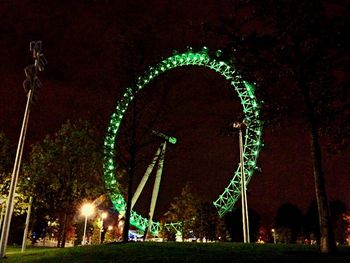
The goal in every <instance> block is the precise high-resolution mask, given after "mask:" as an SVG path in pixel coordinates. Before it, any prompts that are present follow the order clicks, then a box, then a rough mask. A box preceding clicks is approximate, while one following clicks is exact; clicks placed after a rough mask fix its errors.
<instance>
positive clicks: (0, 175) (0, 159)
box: [0, 132, 29, 244]
mask: <svg viewBox="0 0 350 263" xmlns="http://www.w3.org/2000/svg"><path fill="white" fill-rule="evenodd" d="M14 159H15V147H14V146H13V145H12V144H11V142H10V141H9V140H8V139H7V137H6V135H5V133H3V132H0V226H1V224H2V220H3V213H5V206H6V200H7V197H8V193H9V189H10V184H11V172H12V168H13V162H14ZM28 199H29V198H28V197H27V196H25V195H24V193H23V192H22V191H21V190H20V188H19V187H17V189H16V195H15V199H14V207H13V220H12V222H11V225H12V227H11V228H10V235H9V240H8V242H9V243H17V244H18V243H20V241H21V239H22V237H23V222H24V220H25V216H24V215H23V214H24V213H25V212H26V211H27V208H28V201H29V200H28Z"/></svg>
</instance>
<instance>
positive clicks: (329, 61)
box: [216, 0, 349, 253]
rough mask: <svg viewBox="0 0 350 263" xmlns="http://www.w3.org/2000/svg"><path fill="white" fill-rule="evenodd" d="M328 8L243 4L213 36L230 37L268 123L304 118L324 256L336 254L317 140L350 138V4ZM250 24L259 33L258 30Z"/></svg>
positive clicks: (271, 0)
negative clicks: (349, 31)
mask: <svg viewBox="0 0 350 263" xmlns="http://www.w3.org/2000/svg"><path fill="white" fill-rule="evenodd" d="M330 4H334V3H330V1H321V2H320V1H316V0H311V1H301V2H299V3H298V4H297V5H296V4H295V2H294V1H292V0H287V1H278V0H264V1H256V2H254V1H238V2H237V4H236V5H235V14H236V15H235V16H234V18H232V19H223V22H224V23H223V24H222V25H220V26H219V28H217V29H220V31H218V30H216V31H217V32H220V34H224V35H228V36H229V37H230V40H231V41H230V43H229V44H228V45H227V47H226V49H227V50H228V51H234V53H235V58H232V57H231V59H232V60H234V62H235V65H237V67H238V68H240V69H241V70H242V69H243V71H244V72H243V75H246V76H247V78H248V79H254V80H257V81H258V82H259V88H260V89H259V90H257V91H258V92H259V93H260V95H261V96H262V97H264V100H265V102H266V104H265V106H264V108H263V110H264V112H265V113H268V115H266V116H265V117H266V120H267V121H269V122H270V123H271V122H272V120H273V119H275V120H276V119H277V120H279V121H282V119H283V118H284V119H286V118H285V117H286V115H287V116H289V117H295V116H296V115H299V116H305V120H306V123H307V126H308V128H307V129H308V132H309V135H310V154H311V159H312V166H313V176H314V182H315V193H316V199H317V204H318V214H319V221H320V226H321V227H320V249H321V252H323V253H327V252H332V251H335V249H336V247H335V241H334V235H333V232H332V228H331V225H330V211H329V205H328V197H327V194H326V186H325V179H324V177H325V176H324V171H323V167H322V152H321V143H320V135H321V133H322V134H327V135H328V136H329V138H331V140H333V141H334V142H335V141H337V142H339V143H340V145H341V146H342V147H343V146H344V145H345V141H346V140H345V138H346V137H347V136H349V130H348V129H349V128H348V127H349V118H348V117H347V115H346V112H347V111H346V109H347V107H348V101H347V99H346V98H347V94H348V90H347V88H346V87H347V86H348V83H346V82H348V80H347V81H346V80H345V81H344V80H341V78H339V76H341V75H342V74H346V72H347V69H346V68H347V66H346V60H347V59H346V58H348V55H349V53H348V49H347V41H346V40H345V39H346V33H345V32H346V28H347V26H346V24H347V23H346V22H347V15H346V12H345V11H343V8H342V5H343V6H346V4H345V1H338V2H337V3H335V5H337V7H338V8H339V9H338V11H334V12H333V13H332V12H329V11H328V10H327V7H328V6H329V5H330ZM291 10H293V12H291ZM253 24H255V25H256V24H259V25H261V27H260V29H259V28H257V27H255V26H252V25H253ZM226 25H229V26H226ZM242 28H244V30H242ZM334 72H337V74H334ZM282 86H288V88H289V91H288V93H287V92H283V90H281V87H282ZM281 91H282V92H281ZM271 94H274V96H273V98H272V96H270V95H271ZM276 102H277V103H276ZM293 102H294V103H293ZM300 103H302V105H303V106H302V107H299V104H300ZM295 105H298V107H295ZM275 117H276V118H275ZM343 127H347V128H345V129H343ZM333 145H334V144H333ZM333 148H334V147H333Z"/></svg>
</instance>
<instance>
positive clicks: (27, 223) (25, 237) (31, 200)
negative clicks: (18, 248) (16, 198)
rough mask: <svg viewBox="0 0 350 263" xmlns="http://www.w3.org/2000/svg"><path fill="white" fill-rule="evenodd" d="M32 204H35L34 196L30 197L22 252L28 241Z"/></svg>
mask: <svg viewBox="0 0 350 263" xmlns="http://www.w3.org/2000/svg"><path fill="white" fill-rule="evenodd" d="M32 204H33V197H32V196H31V197H30V198H29V203H28V210H27V219H26V225H25V228H24V232H23V241H22V253H23V252H24V250H25V249H26V242H27V235H28V228H29V219H30V212H31V210H32Z"/></svg>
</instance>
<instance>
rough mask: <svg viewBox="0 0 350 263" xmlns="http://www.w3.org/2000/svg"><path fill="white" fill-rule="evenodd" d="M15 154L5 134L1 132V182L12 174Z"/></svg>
mask: <svg viewBox="0 0 350 263" xmlns="http://www.w3.org/2000/svg"><path fill="white" fill-rule="evenodd" d="M14 157H15V152H14V147H12V145H11V143H10V141H9V140H8V138H7V137H6V135H5V133H4V132H2V131H0V176H1V177H0V180H2V179H3V178H4V176H5V175H6V174H8V173H10V172H11V169H12V167H13V162H14Z"/></svg>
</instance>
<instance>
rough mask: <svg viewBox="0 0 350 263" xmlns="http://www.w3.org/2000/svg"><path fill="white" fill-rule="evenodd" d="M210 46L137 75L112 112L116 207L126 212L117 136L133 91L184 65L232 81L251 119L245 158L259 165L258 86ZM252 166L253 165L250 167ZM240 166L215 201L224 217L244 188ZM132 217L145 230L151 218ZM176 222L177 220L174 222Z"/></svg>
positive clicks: (110, 175)
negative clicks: (117, 173) (118, 170)
mask: <svg viewBox="0 0 350 263" xmlns="http://www.w3.org/2000/svg"><path fill="white" fill-rule="evenodd" d="M208 51H209V49H208V48H207V47H204V48H203V49H202V51H201V52H194V51H193V50H192V49H189V50H188V52H186V53H183V54H178V53H175V54H174V55H173V56H171V57H169V58H167V59H164V60H162V61H161V62H160V63H158V64H157V65H155V66H154V67H151V68H149V70H148V71H147V72H146V73H145V74H144V75H143V76H142V77H139V78H137V84H136V88H137V89H133V88H130V87H129V88H128V89H127V90H126V92H125V93H124V94H123V98H124V99H122V100H120V101H119V102H118V103H117V105H116V108H115V112H114V113H113V114H112V117H111V121H110V124H109V127H108V133H107V135H106V138H105V141H104V180H105V184H106V189H107V191H108V194H109V197H110V199H111V201H112V203H113V204H114V206H115V209H116V210H117V211H119V213H121V214H125V204H126V202H125V200H124V198H123V196H122V194H121V193H122V192H123V191H122V189H120V188H119V187H120V184H118V181H117V180H116V177H115V167H118V165H116V160H117V159H118V158H116V157H115V153H116V148H117V147H116V146H117V144H118V142H117V136H118V131H119V127H120V125H121V121H122V119H123V116H124V114H125V111H126V109H127V108H128V105H129V103H130V102H131V101H132V100H133V98H134V96H136V95H137V93H136V92H135V94H134V93H133V90H137V91H139V90H141V89H143V88H144V87H145V86H146V84H148V83H149V82H150V81H152V80H153V79H154V78H155V77H156V76H158V75H160V74H161V73H162V72H166V71H167V70H170V69H171V68H176V67H180V66H190V65H194V66H200V67H207V68H209V69H211V70H213V71H215V72H218V73H219V75H221V76H222V77H223V78H224V79H226V80H227V81H228V84H229V86H230V87H232V88H233V89H232V90H235V91H236V92H237V95H238V97H239V99H240V101H241V105H242V108H243V109H242V110H243V112H244V118H245V120H247V123H246V125H247V129H246V134H245V143H244V146H243V152H244V154H243V157H244V159H245V162H247V164H250V165H252V166H255V164H256V158H257V156H258V154H259V152H260V150H261V148H262V147H251V146H252V145H257V146H260V145H262V142H261V140H262V138H261V137H262V136H261V133H262V132H261V129H262V126H259V128H258V129H257V127H256V125H257V124H258V125H259V123H261V122H260V120H259V117H260V111H259V107H258V103H257V101H256V98H255V94H254V92H255V87H254V85H251V84H250V83H248V82H247V81H244V80H243V79H242V77H241V75H239V73H238V71H237V70H236V68H235V67H234V66H232V67H230V66H229V65H228V64H227V63H226V62H225V61H222V60H220V59H219V58H218V57H219V56H220V55H221V51H220V50H218V51H216V53H215V55H216V57H215V58H212V57H210V56H209V55H208V53H209V52H208ZM165 139H166V140H167V141H168V142H170V143H173V144H175V143H177V139H176V138H174V137H167V138H165ZM249 167H251V166H249ZM252 170H254V169H249V170H247V171H246V172H247V182H249V181H250V177H251V176H252V174H253V172H252ZM239 175H240V168H239V167H238V168H237V170H236V171H235V172H234V173H233V177H232V179H231V181H230V183H229V184H228V186H227V187H226V188H225V189H224V192H223V193H222V194H221V195H220V196H219V198H218V199H217V200H216V201H214V202H213V203H214V205H215V207H216V208H217V210H218V212H219V215H220V216H223V215H224V214H225V213H227V212H228V211H232V209H233V207H234V205H235V203H236V201H237V200H238V199H239V196H240V188H237V187H236V186H237V185H239V183H240V176H239ZM131 214H132V217H131V219H130V221H131V223H132V224H133V225H134V226H135V227H137V228H138V229H141V230H142V229H145V227H146V226H147V219H145V218H143V217H142V216H140V215H138V214H137V213H136V212H135V211H132V213H131ZM171 224H173V225H175V224H176V223H171ZM150 229H151V234H156V233H158V232H159V231H160V224H159V223H158V222H153V224H152V225H151V228H150Z"/></svg>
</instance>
